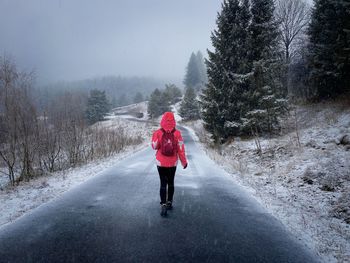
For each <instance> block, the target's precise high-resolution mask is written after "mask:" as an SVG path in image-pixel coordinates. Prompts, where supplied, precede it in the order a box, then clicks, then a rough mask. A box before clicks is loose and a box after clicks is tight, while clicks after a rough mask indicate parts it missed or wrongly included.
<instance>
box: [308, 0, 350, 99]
mask: <svg viewBox="0 0 350 263" xmlns="http://www.w3.org/2000/svg"><path fill="white" fill-rule="evenodd" d="M349 16H350V3H349V1H334V0H316V1H315V5H314V8H313V10H312V16H311V23H310V25H309V29H308V35H309V37H310V45H309V66H310V69H311V71H310V76H309V80H310V85H311V86H312V87H313V88H314V90H315V91H316V94H317V95H316V96H317V97H318V98H320V99H324V98H329V97H332V96H335V95H337V94H340V93H342V92H345V91H346V88H347V87H348V85H349V81H350V77H349V75H350V74H349V71H350V55H349V54H350V37H349V34H350V19H349Z"/></svg>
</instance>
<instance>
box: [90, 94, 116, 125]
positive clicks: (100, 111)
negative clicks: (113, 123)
mask: <svg viewBox="0 0 350 263" xmlns="http://www.w3.org/2000/svg"><path fill="white" fill-rule="evenodd" d="M109 109H110V104H109V102H108V100H107V97H106V93H105V91H100V90H91V91H90V96H89V98H88V103H87V109H86V118H87V120H88V122H89V123H90V124H94V123H95V122H98V121H101V120H103V119H104V116H105V115H106V113H107V112H108V111H109Z"/></svg>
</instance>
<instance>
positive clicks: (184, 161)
mask: <svg viewBox="0 0 350 263" xmlns="http://www.w3.org/2000/svg"><path fill="white" fill-rule="evenodd" d="M174 135H175V136H176V137H177V141H178V144H177V154H178V156H179V158H180V161H181V164H182V166H185V165H186V164H187V159H186V153H185V144H184V140H183V139H182V135H181V132H180V131H179V130H176V132H175V134H174Z"/></svg>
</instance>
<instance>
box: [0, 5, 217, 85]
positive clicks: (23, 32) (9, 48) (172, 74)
mask: <svg viewBox="0 0 350 263" xmlns="http://www.w3.org/2000/svg"><path fill="white" fill-rule="evenodd" d="M220 4H221V0H0V39H1V40H0V52H1V53H0V55H1V56H3V55H7V56H9V55H10V56H12V57H13V58H14V59H15V62H16V64H17V65H18V66H19V67H20V68H21V69H24V70H28V71H30V70H35V72H36V76H37V82H39V83H48V82H55V81H58V80H79V79H85V78H92V77H97V76H104V75H123V76H152V77H156V78H168V79H180V80H182V79H183V75H184V73H185V67H186V65H187V62H188V60H189V57H190V55H191V52H192V51H197V50H201V51H202V53H203V54H204V55H206V49H207V48H210V47H211V41H210V33H211V31H212V30H213V29H214V28H215V21H216V17H217V12H218V11H219V10H220Z"/></svg>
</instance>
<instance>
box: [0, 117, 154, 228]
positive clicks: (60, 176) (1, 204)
mask: <svg viewBox="0 0 350 263" xmlns="http://www.w3.org/2000/svg"><path fill="white" fill-rule="evenodd" d="M96 125H98V126H97V127H101V128H108V129H119V130H124V131H125V132H127V134H128V136H129V137H141V138H142V139H143V142H142V143H141V144H139V145H130V146H127V147H125V148H124V149H123V150H122V152H120V153H117V154H115V155H113V156H111V157H108V158H104V159H100V160H96V161H92V162H90V163H88V164H85V165H82V166H79V167H76V168H70V169H68V170H64V171H58V172H55V173H52V174H49V175H47V176H41V177H38V178H35V179H32V180H31V181H29V182H20V184H19V185H18V186H15V187H11V186H4V182H5V181H6V179H7V177H6V176H4V175H2V177H1V178H0V179H2V182H3V183H2V185H1V188H0V211H1V213H0V227H1V226H4V225H5V224H7V223H9V222H12V221H13V220H15V219H16V218H18V217H20V216H22V215H23V214H25V213H26V212H29V211H31V210H33V209H34V208H36V207H38V206H40V205H41V204H43V203H46V202H48V201H50V200H52V199H54V198H56V197H58V196H60V195H61V194H62V193H64V192H66V191H67V190H69V189H71V188H72V187H74V186H77V185H79V184H81V183H83V182H85V181H86V180H89V179H90V178H92V177H94V176H96V175H98V174H100V173H103V172H104V171H106V170H107V169H109V168H110V167H112V166H114V165H115V164H116V163H117V162H118V161H120V160H122V159H123V158H125V157H128V156H130V155H131V154H133V153H135V152H137V151H140V150H142V149H144V148H146V147H147V146H148V144H149V143H148V139H149V138H150V136H151V130H152V126H151V125H149V124H147V123H142V122H134V121H129V120H125V119H123V118H113V119H111V120H108V121H103V122H100V123H97V124H96Z"/></svg>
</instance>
